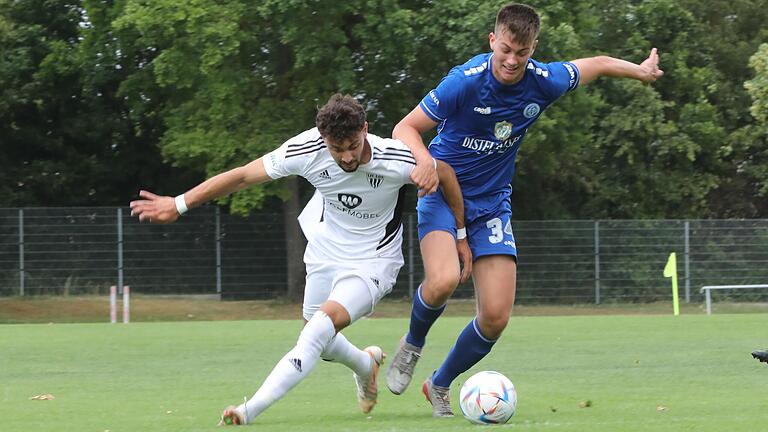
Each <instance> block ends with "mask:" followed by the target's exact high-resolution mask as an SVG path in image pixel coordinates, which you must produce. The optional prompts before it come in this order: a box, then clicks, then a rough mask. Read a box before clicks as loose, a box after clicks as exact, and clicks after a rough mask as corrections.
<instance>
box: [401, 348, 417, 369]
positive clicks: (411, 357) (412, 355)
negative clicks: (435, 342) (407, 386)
mask: <svg viewBox="0 0 768 432" xmlns="http://www.w3.org/2000/svg"><path fill="white" fill-rule="evenodd" d="M403 352H404V353H405V355H406V356H407V357H406V359H405V362H404V363H403V364H402V367H398V368H397V369H399V370H400V372H407V371H408V369H413V368H411V367H410V366H411V365H413V364H415V363H416V361H417V360H418V359H419V357H421V354H419V353H417V352H416V351H410V350H407V349H403Z"/></svg>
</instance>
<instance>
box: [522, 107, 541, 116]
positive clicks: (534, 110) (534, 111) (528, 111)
mask: <svg viewBox="0 0 768 432" xmlns="http://www.w3.org/2000/svg"><path fill="white" fill-rule="evenodd" d="M539 111H541V107H540V106H539V104H537V103H529V104H528V105H526V106H525V109H524V110H523V115H524V116H525V118H534V117H536V116H537V115H539Z"/></svg>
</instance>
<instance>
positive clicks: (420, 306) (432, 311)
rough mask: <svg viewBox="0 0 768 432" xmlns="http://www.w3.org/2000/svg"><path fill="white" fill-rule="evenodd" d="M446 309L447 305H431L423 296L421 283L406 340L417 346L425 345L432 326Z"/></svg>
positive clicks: (415, 297) (412, 309)
mask: <svg viewBox="0 0 768 432" xmlns="http://www.w3.org/2000/svg"><path fill="white" fill-rule="evenodd" d="M444 310H445V305H444V304H443V305H442V306H437V307H435V306H430V305H428V304H426V303H425V302H424V299H423V298H422V297H421V285H419V289H418V290H416V295H415V296H413V308H411V327H410V328H409V329H408V334H407V335H406V336H405V341H406V342H408V343H409V344H411V345H415V346H417V347H423V346H424V343H425V338H426V337H427V333H428V332H429V329H430V327H432V324H434V322H435V321H437V317H439V316H440V314H441V313H443V311H444Z"/></svg>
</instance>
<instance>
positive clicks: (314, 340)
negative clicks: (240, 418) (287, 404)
mask: <svg viewBox="0 0 768 432" xmlns="http://www.w3.org/2000/svg"><path fill="white" fill-rule="evenodd" d="M335 333H336V330H335V329H334V327H333V321H331V319H330V318H329V317H328V315H326V314H325V312H323V311H317V312H315V314H314V315H313V316H312V319H310V320H309V322H307V325H305V326H304V329H303V330H302V331H301V333H300V334H299V340H298V341H297V342H296V346H295V347H293V349H292V350H290V351H288V353H287V354H286V355H285V356H283V358H282V359H281V360H280V361H279V362H278V363H277V365H275V368H274V369H272V372H270V374H269V376H268V377H267V379H266V380H264V384H262V385H261V387H259V390H257V391H256V393H255V394H254V395H253V397H252V398H251V399H250V400H249V401H248V402H246V403H245V404H243V405H240V406H238V407H237V410H238V411H239V412H241V413H243V414H245V422H246V423H251V422H252V421H253V419H254V418H256V416H257V415H259V414H261V413H262V412H263V411H264V410H265V409H267V408H269V406H271V405H272V404H273V403H275V402H277V401H278V400H280V398H282V397H283V396H285V394H286V393H288V391H289V390H290V389H292V388H293V387H294V386H295V385H296V384H298V383H299V382H300V381H301V380H303V379H304V378H305V377H306V376H307V375H309V373H310V372H311V371H312V369H314V367H315V365H316V364H317V361H318V359H319V358H320V353H322V352H323V350H325V349H326V347H327V346H328V344H329V343H330V342H331V340H332V339H333V338H334V337H333V336H334V334H335ZM338 336H341V334H339V335H337V339H338ZM344 341H345V342H346V343H347V344H349V345H352V344H350V343H349V341H347V340H346V339H344ZM353 347H354V346H353ZM355 349H357V348H355ZM358 351H359V350H358ZM365 355H366V357H369V356H368V354H365ZM366 362H370V360H368V359H367V358H366ZM345 364H346V363H345ZM368 365H370V363H368ZM350 367H351V366H350ZM367 367H369V366H367ZM366 373H367V372H366Z"/></svg>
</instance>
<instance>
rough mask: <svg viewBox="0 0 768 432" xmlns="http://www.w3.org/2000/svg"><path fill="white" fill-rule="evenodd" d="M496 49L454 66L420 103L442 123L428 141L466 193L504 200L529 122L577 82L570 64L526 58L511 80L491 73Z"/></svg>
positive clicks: (509, 192)
mask: <svg viewBox="0 0 768 432" xmlns="http://www.w3.org/2000/svg"><path fill="white" fill-rule="evenodd" d="M492 55H493V54H492V53H486V54H480V55H478V56H475V57H474V58H472V59H471V60H469V61H468V62H466V63H464V64H463V65H460V66H456V67H454V68H453V69H451V71H450V72H449V73H448V75H446V77H445V78H443V80H442V81H441V82H440V84H438V86H437V88H435V89H434V90H432V91H430V92H429V93H428V94H427V95H426V96H425V97H424V99H422V101H421V103H420V104H419V106H420V107H421V109H422V110H423V111H424V112H425V113H426V114H427V115H428V116H429V117H430V118H431V119H432V120H434V121H436V122H438V123H439V125H438V128H437V136H436V137H435V139H434V140H432V143H431V144H430V146H429V151H430V153H431V154H432V156H434V157H435V158H436V159H440V160H442V161H445V162H446V163H448V164H450V165H451V166H452V167H453V169H454V170H455V171H456V177H457V178H458V180H459V184H460V185H461V190H462V193H463V194H464V196H465V197H466V198H470V199H471V198H473V197H481V196H482V197H485V198H489V199H491V200H493V201H497V202H498V200H501V199H506V198H507V197H509V195H510V194H511V192H512V186H511V182H512V176H513V175H514V173H515V157H516V156H517V150H518V148H519V147H520V142H521V141H522V140H523V137H524V136H525V133H526V132H527V130H528V127H529V126H530V125H531V124H533V122H535V121H536V119H538V118H539V116H540V115H541V113H542V111H544V109H546V108H547V107H548V106H549V105H550V104H552V102H554V101H555V100H557V99H558V98H559V97H560V96H562V95H563V94H565V93H566V92H567V91H569V90H573V89H575V88H576V86H578V84H579V71H578V69H577V68H576V66H574V65H573V64H572V63H569V62H555V63H540V62H537V61H535V60H528V64H527V67H526V71H525V75H524V76H523V78H522V79H521V80H520V81H519V82H517V83H515V84H512V85H504V84H501V83H500V82H499V81H497V80H496V78H495V77H494V76H493V73H492V72H491V57H492Z"/></svg>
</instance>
